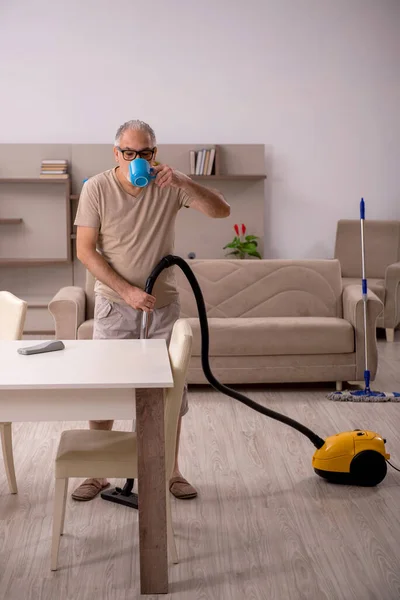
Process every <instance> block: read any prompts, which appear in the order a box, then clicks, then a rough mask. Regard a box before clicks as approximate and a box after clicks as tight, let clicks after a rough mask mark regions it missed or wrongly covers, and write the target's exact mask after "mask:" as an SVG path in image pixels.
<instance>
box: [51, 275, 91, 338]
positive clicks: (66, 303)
mask: <svg viewBox="0 0 400 600" xmlns="http://www.w3.org/2000/svg"><path fill="white" fill-rule="evenodd" d="M48 308H49V311H50V313H51V314H52V316H53V319H54V324H55V330H56V339H58V340H76V338H77V331H78V327H79V326H80V325H81V324H82V323H83V322H84V321H85V315H86V294H85V292H84V290H83V289H82V288H81V287H77V286H72V285H71V286H67V287H63V288H61V290H59V291H58V292H57V294H56V295H55V296H54V298H52V300H50V302H49V305H48Z"/></svg>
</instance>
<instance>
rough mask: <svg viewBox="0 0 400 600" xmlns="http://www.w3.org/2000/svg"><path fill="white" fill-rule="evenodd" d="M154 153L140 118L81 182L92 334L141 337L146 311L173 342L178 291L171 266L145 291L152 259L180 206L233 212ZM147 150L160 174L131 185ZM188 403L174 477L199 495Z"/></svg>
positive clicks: (92, 486)
mask: <svg viewBox="0 0 400 600" xmlns="http://www.w3.org/2000/svg"><path fill="white" fill-rule="evenodd" d="M156 154H157V148H156V138H155V134H154V131H153V129H152V128H151V127H150V126H149V125H148V124H147V123H144V122H143V121H138V120H134V121H128V122H127V123H124V124H123V125H121V127H119V129H118V131H117V134H116V137H115V145H114V156H115V161H116V163H117V166H116V167H114V168H113V169H110V170H108V171H105V172H104V173H100V174H99V175H96V176H95V177H91V178H90V179H89V180H88V181H87V182H86V183H85V185H84V186H83V189H82V192H81V196H80V200H79V206H78V211H77V214H76V219H75V224H76V225H77V255H78V258H79V260H80V261H81V262H82V263H83V264H84V265H85V267H86V268H87V269H88V270H89V271H90V272H91V273H92V274H93V275H94V277H95V278H96V285H95V298H96V299H95V311H94V330H93V338H94V339H115V338H120V339H121V338H131V339H134V338H138V337H139V335H140V324H141V315H142V311H146V312H148V313H151V314H150V315H149V327H148V337H149V338H164V339H166V340H167V344H169V340H170V338H171V333H172V328H173V325H174V323H175V321H176V320H177V319H178V318H179V313H180V306H179V295H178V291H177V289H176V286H175V280H174V275H173V272H172V270H171V269H165V270H164V271H163V272H162V273H161V275H160V276H159V277H158V279H157V281H156V284H155V286H154V291H153V294H152V295H149V294H146V293H145V292H144V289H143V288H144V287H145V282H146V279H147V277H148V275H149V274H150V272H151V271H152V269H153V267H154V266H155V265H156V264H157V263H158V262H159V260H161V258H163V256H165V255H167V254H171V253H173V249H174V248H173V243H174V236H175V219H176V215H177V213H178V211H179V210H180V209H181V208H183V207H187V208H188V207H190V208H192V209H195V210H198V211H200V212H202V213H203V214H205V215H207V216H209V217H212V218H224V217H227V216H229V214H230V207H229V204H227V202H226V201H225V199H224V198H223V196H222V195H221V194H220V193H219V192H217V191H215V190H210V189H208V188H205V187H203V186H202V185H199V184H198V183H196V182H194V181H192V180H191V179H190V178H189V177H187V176H186V175H184V174H183V173H180V172H179V171H176V170H174V169H173V168H171V167H170V166H168V165H163V164H159V165H155V158H156ZM138 157H140V158H144V159H145V160H147V161H148V162H149V163H150V164H151V165H152V167H153V169H154V174H156V177H155V179H153V180H152V182H151V183H150V184H149V185H148V186H147V187H144V188H139V187H135V186H134V185H132V183H131V181H130V178H129V163H130V162H131V161H132V160H135V158H138ZM187 410H188V403H187V393H186V391H185V393H184V396H183V398H182V407H181V414H180V418H179V425H178V432H177V444H176V456H175V467H174V473H173V476H172V478H171V480H170V482H169V484H170V488H169V489H170V491H171V493H172V494H174V496H176V497H177V498H186V499H188V498H194V497H196V496H197V492H196V490H195V489H194V487H193V486H192V485H191V484H190V483H188V482H187V481H186V479H185V478H184V477H183V476H182V474H181V472H180V470H179V464H178V452H179V438H180V431H181V418H182V416H183V415H184V414H185V413H186V412H187ZM89 425H90V428H91V429H112V426H113V421H90V423H89ZM108 485H109V483H108V482H107V481H106V480H99V479H87V480H85V481H84V482H83V483H82V484H81V485H80V486H79V487H78V488H77V489H76V490H75V491H74V492H73V494H72V497H73V498H74V499H75V500H91V499H92V498H94V497H95V496H96V495H97V494H98V493H99V492H100V491H101V490H103V489H104V488H106V487H108Z"/></svg>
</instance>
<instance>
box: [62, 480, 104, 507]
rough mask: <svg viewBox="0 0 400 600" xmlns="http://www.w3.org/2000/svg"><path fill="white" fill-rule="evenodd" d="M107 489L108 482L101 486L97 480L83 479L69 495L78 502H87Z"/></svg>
mask: <svg viewBox="0 0 400 600" xmlns="http://www.w3.org/2000/svg"><path fill="white" fill-rule="evenodd" d="M108 487H110V484H109V483H108V482H107V483H106V484H105V485H103V484H102V483H100V481H99V480H98V479H85V481H84V482H83V483H81V485H80V486H78V487H77V488H76V490H75V491H74V492H73V493H72V494H71V497H72V498H73V499H74V500H78V501H79V502H87V501H88V500H93V498H95V497H96V496H97V494H99V493H100V492H102V491H103V490H105V489H106V488H108Z"/></svg>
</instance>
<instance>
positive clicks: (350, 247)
mask: <svg viewBox="0 0 400 600" xmlns="http://www.w3.org/2000/svg"><path fill="white" fill-rule="evenodd" d="M335 258H337V259H338V260H339V262H340V266H341V270H342V277H343V280H342V283H343V286H347V285H353V284H354V283H358V284H359V283H360V282H361V273H362V272H361V228H360V221H359V220H352V219H342V220H340V221H338V223H337V227H336V241H335ZM365 263H366V265H365V266H366V269H365V270H366V276H367V283H368V287H369V288H370V289H371V290H372V291H373V292H375V294H376V295H377V296H378V298H380V299H381V300H382V302H383V304H384V310H383V312H382V314H381V315H380V317H379V318H378V320H377V327H384V328H385V329H386V339H387V341H388V342H393V340H394V330H395V328H396V327H397V326H398V324H399V323H400V221H374V220H371V221H370V220H367V221H365Z"/></svg>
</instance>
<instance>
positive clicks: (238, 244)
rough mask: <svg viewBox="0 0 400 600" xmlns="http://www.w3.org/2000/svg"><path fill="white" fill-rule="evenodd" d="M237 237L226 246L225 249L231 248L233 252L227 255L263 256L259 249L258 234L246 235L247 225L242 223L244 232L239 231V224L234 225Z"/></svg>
mask: <svg viewBox="0 0 400 600" xmlns="http://www.w3.org/2000/svg"><path fill="white" fill-rule="evenodd" d="M233 229H234V230H235V233H236V235H235V237H234V238H233V240H232V242H229V244H226V246H224V248H223V249H224V250H225V249H226V248H229V249H230V250H231V252H228V253H227V256H230V255H232V254H233V255H234V256H237V258H262V257H261V254H260V253H259V252H258V250H257V246H258V241H257V240H259V237H258V236H256V235H246V225H243V223H242V234H240V232H239V225H236V224H235V225H234V226H233Z"/></svg>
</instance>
